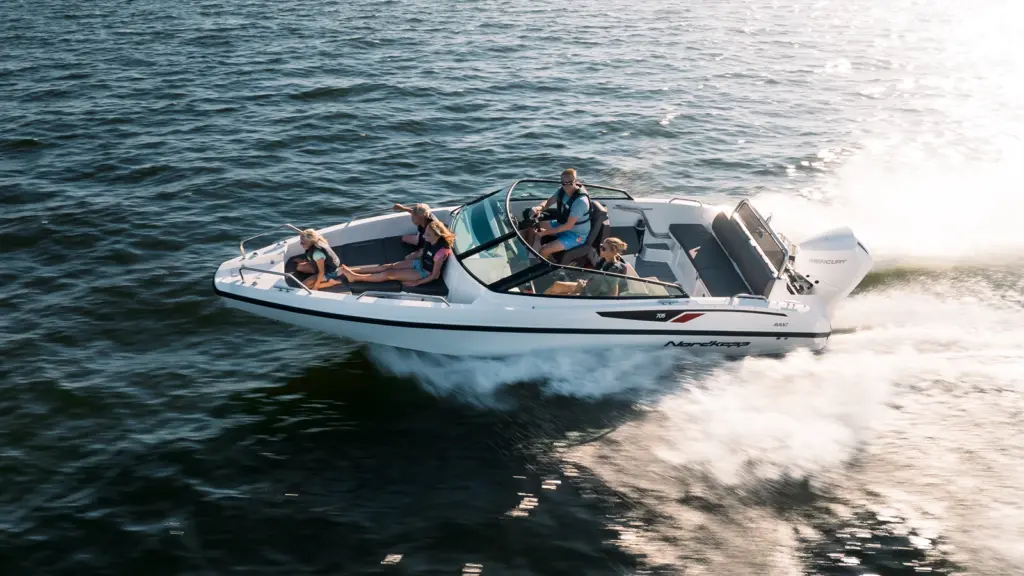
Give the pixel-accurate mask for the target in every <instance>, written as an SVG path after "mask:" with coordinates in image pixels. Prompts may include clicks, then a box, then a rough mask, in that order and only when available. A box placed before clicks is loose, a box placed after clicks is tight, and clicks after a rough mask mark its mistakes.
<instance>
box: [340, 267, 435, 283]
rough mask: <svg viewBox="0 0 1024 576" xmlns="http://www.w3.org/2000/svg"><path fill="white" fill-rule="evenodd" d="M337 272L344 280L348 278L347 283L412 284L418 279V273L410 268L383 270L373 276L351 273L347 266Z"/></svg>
mask: <svg viewBox="0 0 1024 576" xmlns="http://www.w3.org/2000/svg"><path fill="white" fill-rule="evenodd" d="M339 270H341V273H342V274H344V275H345V278H348V281H349V282H387V281H388V280H398V281H400V282H412V281H414V280H419V279H420V273H419V272H417V271H416V270H413V269H412V268H405V269H401V270H385V271H384V272H375V273H373V274H360V273H358V272H353V271H352V269H351V268H349V267H347V266H342V267H341V268H339Z"/></svg>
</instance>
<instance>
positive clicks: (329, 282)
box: [302, 276, 341, 290]
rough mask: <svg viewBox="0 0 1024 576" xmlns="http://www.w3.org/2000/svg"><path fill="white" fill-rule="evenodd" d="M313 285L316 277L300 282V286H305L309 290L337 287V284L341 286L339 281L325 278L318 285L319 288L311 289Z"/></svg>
mask: <svg viewBox="0 0 1024 576" xmlns="http://www.w3.org/2000/svg"><path fill="white" fill-rule="evenodd" d="M315 283H316V276H310V277H309V278H306V279H305V280H303V281H302V284H303V285H305V287H306V288H309V289H310V290H323V289H324V288H330V287H331V286H337V285H338V284H341V280H336V279H334V278H327V279H325V280H324V281H323V282H321V283H320V287H319V288H313V284H315Z"/></svg>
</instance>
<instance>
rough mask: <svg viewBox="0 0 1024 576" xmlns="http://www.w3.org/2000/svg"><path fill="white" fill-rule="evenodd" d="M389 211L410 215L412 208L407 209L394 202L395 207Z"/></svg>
mask: <svg viewBox="0 0 1024 576" xmlns="http://www.w3.org/2000/svg"><path fill="white" fill-rule="evenodd" d="M391 209H392V210H394V211H395V212H406V213H408V214H412V208H409V207H408V206H402V205H401V204H399V203H398V202H395V205H394V206H392V207H391Z"/></svg>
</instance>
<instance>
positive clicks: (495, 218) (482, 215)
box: [452, 188, 512, 254]
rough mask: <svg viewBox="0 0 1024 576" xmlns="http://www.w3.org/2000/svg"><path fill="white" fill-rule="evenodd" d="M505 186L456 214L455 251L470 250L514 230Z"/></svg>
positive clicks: (459, 252)
mask: <svg viewBox="0 0 1024 576" xmlns="http://www.w3.org/2000/svg"><path fill="white" fill-rule="evenodd" d="M504 190H505V189H504V188H503V189H501V190H495V191H494V192H492V193H491V195H490V196H487V197H485V198H483V199H481V200H478V201H476V202H475V203H473V204H467V205H466V206H464V207H463V208H462V209H461V210H459V213H458V214H456V215H455V219H454V221H453V222H452V233H453V234H455V253H456V254H462V253H463V252H468V251H470V250H472V249H474V248H476V247H477V246H480V245H481V244H486V243H488V242H490V241H492V240H494V239H495V238H500V237H502V236H504V235H505V234H508V233H509V232H511V231H512V228H511V227H510V226H509V221H508V214H507V213H506V212H505V195H504V194H501V192H504Z"/></svg>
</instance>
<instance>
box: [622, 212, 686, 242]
mask: <svg viewBox="0 0 1024 576" xmlns="http://www.w3.org/2000/svg"><path fill="white" fill-rule="evenodd" d="M615 208H616V209H617V210H625V211H627V212H636V213H637V214H639V215H640V217H641V218H643V220H644V226H645V227H646V228H647V233H648V234H650V235H651V236H653V237H654V238H657V239H659V240H668V239H669V238H671V237H672V235H671V234H669V233H668V232H658V231H656V230H655V229H654V228H652V227H651V221H650V220H648V219H647V214H645V213H644V211H645V210H650V208H640V207H638V206H616V207H615Z"/></svg>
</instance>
